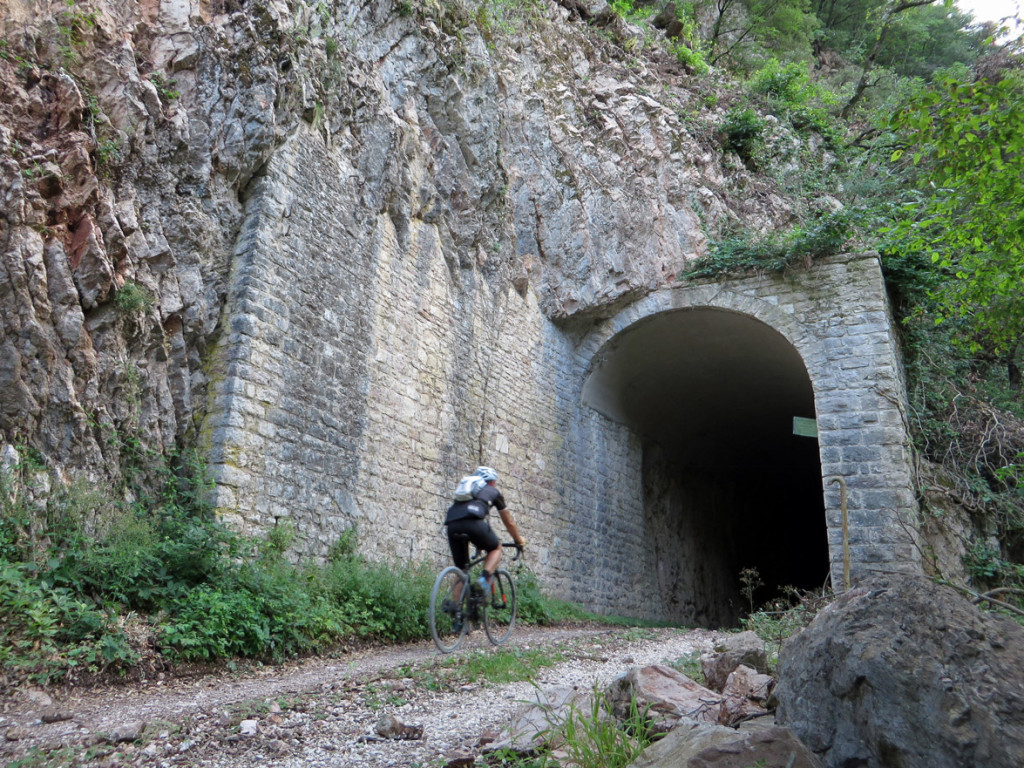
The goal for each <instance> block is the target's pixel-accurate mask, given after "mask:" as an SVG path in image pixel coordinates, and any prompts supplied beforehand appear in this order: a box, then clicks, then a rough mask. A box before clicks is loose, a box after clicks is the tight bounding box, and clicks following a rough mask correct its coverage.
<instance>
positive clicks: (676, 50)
mask: <svg viewBox="0 0 1024 768" xmlns="http://www.w3.org/2000/svg"><path fill="white" fill-rule="evenodd" d="M669 52H670V53H671V54H672V55H673V56H675V57H676V61H678V62H679V63H680V64H682V65H683V66H684V67H686V68H687V69H689V70H690V71H691V72H695V73H696V74H698V75H706V74H707V73H708V70H709V68H708V63H707V61H705V59H704V55H703V54H702V53H701V52H700V50H699V49H696V48H693V47H691V46H689V45H687V44H686V43H676V44H674V45H670V46H669Z"/></svg>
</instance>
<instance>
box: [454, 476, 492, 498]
mask: <svg viewBox="0 0 1024 768" xmlns="http://www.w3.org/2000/svg"><path fill="white" fill-rule="evenodd" d="M485 485H487V483H486V482H485V481H484V479H483V478H482V477H480V476H479V475H466V476H465V477H464V478H462V479H461V480H459V484H458V485H457V486H455V493H454V494H453V496H452V498H453V499H455V501H469V500H470V499H474V498H476V494H477V493H478V492H479V491H480V490H481V489H482V488H483V487H484V486H485Z"/></svg>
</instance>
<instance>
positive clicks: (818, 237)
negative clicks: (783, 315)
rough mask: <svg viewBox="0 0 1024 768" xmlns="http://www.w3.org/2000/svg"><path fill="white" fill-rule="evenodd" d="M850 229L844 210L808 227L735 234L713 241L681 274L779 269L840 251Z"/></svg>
mask: <svg viewBox="0 0 1024 768" xmlns="http://www.w3.org/2000/svg"><path fill="white" fill-rule="evenodd" d="M850 231H851V216H850V214H848V213H846V212H845V211H840V212H838V213H833V214H829V215H827V216H822V217H821V218H819V219H818V220H817V221H816V222H813V223H812V224H810V225H809V226H807V227H795V228H793V229H792V230H790V231H789V232H786V233H782V234H778V233H774V232H772V233H769V234H768V235H759V236H754V237H747V236H734V237H730V238H726V239H725V240H722V241H720V242H718V243H713V244H712V245H711V248H710V251H709V252H708V255H707V256H705V257H704V258H702V259H699V260H698V261H697V263H696V264H695V265H694V267H693V268H692V269H690V270H687V271H686V272H684V273H683V274H682V277H686V278H691V279H693V278H701V277H714V276H717V275H722V274H726V273H736V272H748V271H755V272H780V271H782V270H784V269H787V268H788V267H791V266H793V265H795V264H804V265H806V264H808V263H809V262H810V261H812V260H813V259H816V258H820V257H823V256H830V255H834V254H836V253H841V252H842V249H843V246H844V244H845V242H846V240H847V238H848V236H849V234H850Z"/></svg>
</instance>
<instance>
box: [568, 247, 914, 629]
mask: <svg viewBox="0 0 1024 768" xmlns="http://www.w3.org/2000/svg"><path fill="white" fill-rule="evenodd" d="M715 313H718V314H715ZM673 316H675V317H677V319H679V322H680V323H681V322H683V320H682V319H683V318H685V319H686V320H685V321H686V322H692V321H693V320H694V319H696V318H703V319H704V320H705V321H706V322H708V323H714V322H723V323H725V325H726V326H728V328H729V333H733V334H747V333H749V334H751V335H752V337H754V338H753V340H752V341H751V342H750V345H752V346H748V347H747V349H748V351H756V352H757V354H753V353H752V354H751V356H752V357H760V358H762V362H763V360H772V359H774V358H776V357H779V358H783V357H785V358H787V360H786V363H785V365H786V366H787V367H785V369H784V370H785V373H784V374H782V375H784V376H787V377H790V378H791V379H792V382H796V380H797V379H798V378H799V372H798V371H797V368H798V367H799V366H802V367H803V369H804V370H803V374H804V375H805V376H806V383H807V386H808V387H809V388H810V393H811V394H809V397H810V401H811V406H810V407H811V413H809V414H807V415H808V416H810V417H812V418H815V419H816V427H817V431H818V434H817V450H816V453H817V456H816V457H815V467H816V468H815V470H814V471H816V472H817V473H818V476H817V477H816V478H813V482H814V483H815V487H814V489H813V494H815V495H816V498H817V502H816V503H817V505H818V511H817V512H816V514H815V515H814V516H813V517H812V518H809V517H806V516H805V517H803V518H802V519H801V523H800V525H801V526H804V527H814V526H820V528H821V535H820V546H821V549H822V551H823V553H824V557H826V558H827V562H826V563H825V564H824V568H825V569H826V570H827V571H828V572H830V575H831V578H832V583H833V585H835V586H836V588H842V586H843V584H844V579H845V575H844V573H845V568H846V566H845V563H846V562H848V563H849V573H850V579H851V581H853V582H856V581H858V580H860V579H862V578H864V577H865V576H866V575H868V574H869V573H871V572H875V571H894V570H895V571H900V570H908V569H909V570H916V569H917V550H916V546H915V536H916V535H915V533H914V531H915V530H916V519H917V517H916V502H915V497H914V491H913V482H912V472H911V467H910V449H909V440H908V434H907V429H906V423H905V418H904V413H905V409H904V403H905V393H904V385H903V379H902V375H901V372H900V366H899V360H898V353H897V347H896V343H895V335H894V333H893V329H892V323H891V316H890V313H889V309H888V304H887V300H886V295H885V291H884V285H883V282H882V279H881V270H880V268H879V265H878V262H877V259H876V258H875V257H874V256H873V255H866V256H865V255H852V256H842V257H833V258H832V259H829V260H826V261H824V262H822V263H820V264H817V265H815V266H814V267H812V268H811V269H809V270H807V271H806V272H802V273H800V274H799V275H797V276H788V277H780V276H776V275H761V276H748V277H742V278H733V279H729V280H724V281H721V282H717V283H705V284H697V285H678V286H675V287H672V288H666V289H662V290H659V291H657V292H654V293H652V294H650V295H648V296H645V297H644V298H642V299H640V300H638V301H636V302H634V303H633V304H631V305H629V306H627V307H625V308H623V309H621V310H620V311H619V312H618V313H617V314H615V315H614V316H612V317H610V318H608V319H606V320H604V321H602V322H600V323H598V324H597V325H595V326H593V327H592V328H591V329H590V330H589V332H588V333H587V334H586V335H585V336H584V337H583V338H582V339H581V340H580V343H579V344H578V346H577V360H576V366H577V370H578V371H579V372H580V379H581V382H582V383H581V385H580V391H579V395H580V402H581V407H582V408H584V409H596V410H597V411H598V412H600V413H602V414H603V415H604V416H605V417H607V418H608V419H610V420H612V421H616V422H618V423H625V424H626V425H627V426H630V413H629V412H628V411H629V409H628V408H624V407H617V405H616V397H618V398H620V399H621V398H623V397H626V398H628V397H630V396H631V394H636V393H631V392H625V393H623V392H622V391H619V392H615V391H613V390H614V388H615V387H616V386H621V381H622V380H623V379H622V377H621V376H619V377H618V379H617V378H616V376H615V375H612V374H611V373H610V371H613V370H614V366H615V365H616V360H617V361H618V364H619V365H622V364H623V363H622V361H623V360H624V359H627V358H624V357H623V355H624V354H626V353H625V352H624V351H623V349H624V348H625V347H626V346H628V345H629V344H630V343H639V342H636V341H633V342H631V339H633V340H635V339H642V338H645V336H644V334H645V333H646V334H647V337H646V338H648V339H650V338H655V337H654V336H652V334H655V333H659V334H663V335H662V336H661V337H660V338H663V339H664V338H667V336H665V335H664V334H671V333H680V334H681V333H683V330H682V329H683V328H684V326H683V325H681V324H680V325H678V326H676V327H674V328H672V329H670V328H668V327H667V325H665V324H666V323H668V322H669V321H668V318H671V317H673ZM655 323H661V324H662V326H664V327H662V328H661V329H659V330H657V331H655V330H653V324H655ZM645 328H646V329H647V330H643V329H645ZM647 343H648V344H650V341H648V342H647ZM764 345H768V346H770V349H762V347H763V346H764ZM741 346H742V345H741ZM787 347H788V348H789V349H791V350H792V353H793V354H792V355H790V353H789V352H787V351H786V348H787ZM762 352H763V354H761V353H762ZM705 353H707V349H704V352H702V353H701V354H705ZM640 354H642V353H640V352H636V351H634V352H633V355H634V357H633V358H632V360H633V361H634V362H635V361H637V360H641V359H642V357H637V356H636V355H640ZM672 354H679V355H682V356H684V357H685V355H686V351H685V349H680V350H675V351H673V353H672ZM794 356H795V358H797V361H794V360H793V359H789V358H790V357H794ZM679 364H681V365H684V366H685V361H684V362H683V363H677V365H679ZM779 365H780V366H781V365H782V363H779ZM779 370H783V368H781V367H780V368H779ZM771 375H776V372H773V373H772V374H771ZM792 386H794V387H796V386H800V385H799V384H797V383H792ZM748 391H749V390H748ZM642 396H643V395H642V393H641V397H642ZM633 410H634V411H635V410H636V409H633ZM793 415H794V416H798V415H801V414H798V413H794V414H793ZM632 426H633V427H636V428H637V429H641V428H640V427H637V425H636V424H633V425H632ZM776 426H777V425H776ZM804 439H806V440H811V441H813V438H804ZM641 440H642V441H643V438H641ZM661 442H663V441H661ZM643 450H644V452H645V458H644V460H643V466H644V473H645V477H646V475H647V474H648V473H649V472H651V473H652V474H653V472H652V470H651V466H650V465H651V460H650V459H649V458H647V454H648V453H649V452H650V449H649V448H648V447H645V448H644V449H643ZM777 450H779V449H778V448H777V446H776V444H772V447H771V448H769V449H768V452H769V453H775V452H777ZM801 450H802V449H801ZM812 451H813V448H812ZM673 455H675V456H688V454H686V452H685V450H684V451H682V452H678V451H677V452H676V453H674V454H673ZM680 461H683V462H684V463H686V462H689V461H692V457H690V458H685V459H680ZM801 461H803V459H801ZM673 471H674V472H676V473H677V474H678V473H679V472H680V471H681V470H679V469H678V468H676V469H674V470H673ZM802 471H806V467H805V468H804V469H803V470H802ZM840 480H841V483H840ZM843 485H845V506H846V508H847V510H848V524H847V525H846V526H845V532H844V525H843V515H842V506H843V501H844V499H843V494H844V492H843V491H842V486H843ZM648 486H649V483H648V482H646V480H645V485H644V494H645V499H644V502H643V504H642V506H643V508H644V510H645V512H644V514H645V517H646V518H647V519H646V520H645V525H646V526H647V527H648V529H649V530H648V535H652V534H653V535H655V536H657V535H659V534H658V531H657V530H650V529H651V528H652V526H653V525H654V523H652V521H651V519H650V518H651V514H652V513H651V507H652V505H651V501H650V499H649V498H648V497H647V494H649V490H650V489H649V487H648ZM703 495H704V497H705V498H711V497H713V496H715V495H716V494H714V493H711V492H706V493H704V494H703ZM719 496H720V497H722V498H725V499H730V498H731V497H729V496H728V494H724V495H723V494H719ZM691 503H698V502H691ZM723 503H725V502H723ZM728 503H733V504H735V503H736V502H735V499H733V500H732V501H730V502H728ZM748 503H749V500H748ZM800 503H801V504H802V505H807V504H813V503H815V502H814V500H813V499H812V498H811V497H810V496H809V495H808V494H807V493H804V494H803V495H802V496H801V502H800ZM821 515H823V516H824V520H823V521H822V520H821ZM712 516H714V515H712ZM718 517H719V518H721V515H720V514H719V515H718ZM738 524H739V525H741V526H742V525H746V524H748V523H743V521H740V523H738ZM688 535H692V536H698V537H699V536H707V535H709V532H708V530H706V529H699V528H693V527H691V528H690V529H689V534H688ZM815 536H818V534H815ZM817 540H818V539H817V538H815V537H811V538H810V539H808V542H813V541H817ZM844 540H845V543H846V547H844ZM721 546H723V547H724V546H726V545H724V544H722V545H721ZM807 546H808V548H813V546H814V545H812V544H811V543H808V545H807ZM846 552H848V553H849V554H848V556H847V555H845V554H844V553H846ZM799 556H800V553H790V554H789V555H787V557H790V558H793V557H799ZM654 567H656V568H657V569H660V570H664V569H665V567H666V566H665V563H663V562H657V563H655V564H654ZM695 572H696V571H695ZM692 586H693V587H694V588H698V587H701V586H702V585H699V584H694V585H692ZM703 586H706V585H703ZM769 586H772V585H769ZM719 591H720V592H721V591H722V590H721V589H719ZM725 591H727V590H725ZM733 599H734V598H733ZM676 618H678V617H676ZM683 618H686V617H683ZM719 618H720V612H719Z"/></svg>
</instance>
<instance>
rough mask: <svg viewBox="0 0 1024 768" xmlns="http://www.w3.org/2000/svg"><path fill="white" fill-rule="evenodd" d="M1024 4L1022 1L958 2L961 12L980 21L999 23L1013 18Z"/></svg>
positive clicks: (970, 0)
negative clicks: (967, 13)
mask: <svg viewBox="0 0 1024 768" xmlns="http://www.w3.org/2000/svg"><path fill="white" fill-rule="evenodd" d="M1022 4H1024V3H1022V2H1021V0H956V6H957V7H958V8H959V9H960V10H962V11H967V12H969V13H970V14H971V15H973V16H974V18H975V19H977V20H978V21H999V19H1001V18H1002V17H1004V16H1012V15H1013V14H1015V13H1017V12H1018V10H1020V8H1019V6H1020V5H1022Z"/></svg>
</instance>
